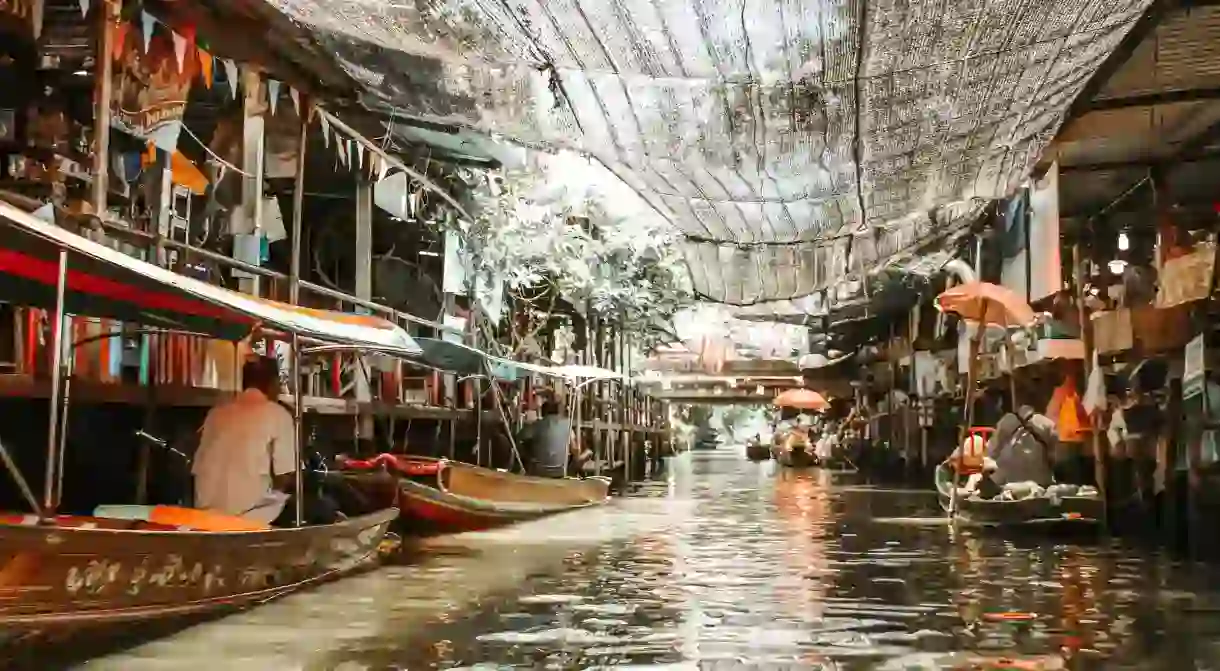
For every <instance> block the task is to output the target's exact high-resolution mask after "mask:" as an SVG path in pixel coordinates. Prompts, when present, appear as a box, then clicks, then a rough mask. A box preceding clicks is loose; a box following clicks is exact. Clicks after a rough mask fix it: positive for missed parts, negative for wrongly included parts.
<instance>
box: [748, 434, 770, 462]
mask: <svg viewBox="0 0 1220 671" xmlns="http://www.w3.org/2000/svg"><path fill="white" fill-rule="evenodd" d="M746 459H749V460H750V461H768V460H770V459H771V446H770V445H765V444H763V442H762V441H761V440H758V439H757V438H751V439H750V440H749V441H748V442H746Z"/></svg>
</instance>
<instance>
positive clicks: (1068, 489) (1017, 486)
mask: <svg viewBox="0 0 1220 671" xmlns="http://www.w3.org/2000/svg"><path fill="white" fill-rule="evenodd" d="M984 477H985V476H984V474H982V473H976V474H974V475H971V476H970V477H969V478H967V479H966V483H965V486H962V487H959V488H958V490H957V495H958V497H960V498H962V499H972V500H998V501H1022V500H1025V499H1034V498H1046V499H1049V500H1050V501H1051V503H1057V502H1058V501H1060V500H1062V499H1064V498H1068V497H1096V496H1098V491H1097V488H1096V487H1092V486H1089V485H1069V484H1053V485H1050V486H1047V487H1043V486H1041V485H1039V484H1038V483H1036V482H1034V481H1032V480H1026V481H1023V482H1008V483H1005V484H1003V485H995V484H994V483H993V484H992V487H985V486H983V483H984V482H985V480H984ZM988 490H990V491H988Z"/></svg>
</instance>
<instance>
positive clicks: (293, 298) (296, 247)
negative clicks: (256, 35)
mask: <svg viewBox="0 0 1220 671" xmlns="http://www.w3.org/2000/svg"><path fill="white" fill-rule="evenodd" d="M308 118H309V103H308V102H306V103H305V104H304V105H303V106H302V108H301V116H300V122H301V131H300V134H299V136H298V139H297V172H296V180H295V184H294V185H293V193H292V258H291V259H290V260H289V269H288V302H290V303H292V304H293V305H299V304H300V301H301V238H302V236H303V229H304V225H303V222H304V217H305V212H304V210H305V147H306V145H307V143H308V141H309V124H308V123H306V121H305V120H306V119H308ZM303 392H304V390H303V389H301V336H300V334H298V333H293V334H292V436H293V438H292V456H293V463H294V469H293V472H294V473H295V475H296V477H294V478H293V492H292V499H293V501H294V502H295V503H294V506H295V508H296V511H295V519H296V525H297V526H298V527H299V526H301V525H302V524H304V523H305V498H304V497H305V482H304V480H305V476H304V474H303V473H302V472H301V471H302V469H303V466H302V464H301V454H302V453H303V452H304V447H303V445H302V443H303V436H302V435H301V434H302V433H304V432H303V431H302V429H303V422H302V420H301V418H302V415H303V412H304V411H303V410H302V405H303V399H302V397H303V396H304V393H303Z"/></svg>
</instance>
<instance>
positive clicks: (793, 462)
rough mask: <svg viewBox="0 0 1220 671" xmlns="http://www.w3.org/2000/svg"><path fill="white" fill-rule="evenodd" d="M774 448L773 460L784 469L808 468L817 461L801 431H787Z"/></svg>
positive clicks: (805, 436) (811, 447) (807, 439)
mask: <svg viewBox="0 0 1220 671" xmlns="http://www.w3.org/2000/svg"><path fill="white" fill-rule="evenodd" d="M778 442H779V444H778V445H777V446H776V448H775V460H776V461H778V462H779V465H780V466H784V467H786V468H809V467H810V466H813V465H814V464H815V463H816V461H817V459H816V458H815V457H814V456H813V445H811V444H810V443H809V437H808V436H807V435H806V434H805V433H804V432H802V431H788V432H787V433H785V434H784V435H783V437H781V438H780V439H779V441H778Z"/></svg>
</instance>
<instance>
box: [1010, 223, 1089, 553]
mask: <svg viewBox="0 0 1220 671" xmlns="http://www.w3.org/2000/svg"><path fill="white" fill-rule="evenodd" d="M1084 278H1085V267H1084V255H1083V253H1082V252H1081V248H1080V245H1079V244H1075V245H1072V284H1073V289H1074V292H1075V299H1076V314H1077V316H1078V318H1079V320H1080V340H1081V342H1082V343H1084V378H1085V386H1086V387H1087V386H1088V379H1089V376H1090V375H1092V374H1093V328H1092V324H1091V323H1090V322H1089V309H1088V306H1086V305H1085V295H1084ZM1013 404H1014V405H1015V404H1016V399H1015V398H1014V399H1013ZM1014 410H1015V408H1014ZM1089 424H1090V428H1091V429H1092V431H1090V432H1089V446H1090V449H1092V451H1093V478H1094V479H1095V480H1097V491H1098V493H1099V494H1100V495H1101V500H1102V516H1103V517H1102V520H1101V525H1102V528H1103V529H1107V528H1108V526H1107V519H1106V517H1108V512H1109V511H1108V510H1107V508H1109V500H1108V499H1107V498H1106V452H1105V450H1103V449H1102V445H1101V429H1100V427H1099V426H1098V424H1097V416H1096V415H1095V414H1093V415H1090V416H1089Z"/></svg>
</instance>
